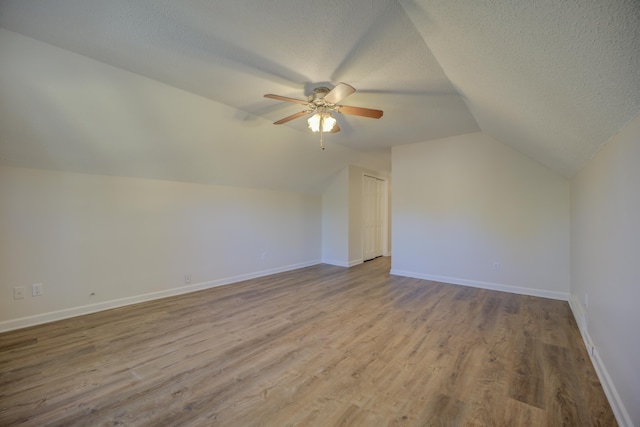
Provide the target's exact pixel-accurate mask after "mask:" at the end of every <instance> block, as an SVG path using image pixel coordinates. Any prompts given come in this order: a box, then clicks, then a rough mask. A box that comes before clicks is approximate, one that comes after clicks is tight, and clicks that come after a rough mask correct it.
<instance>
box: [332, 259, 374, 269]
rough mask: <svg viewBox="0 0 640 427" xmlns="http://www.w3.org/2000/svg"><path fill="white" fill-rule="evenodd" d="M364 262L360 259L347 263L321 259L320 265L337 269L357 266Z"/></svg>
mask: <svg viewBox="0 0 640 427" xmlns="http://www.w3.org/2000/svg"><path fill="white" fill-rule="evenodd" d="M363 262H364V261H362V259H357V260H355V261H349V262H345V261H337V260H335V259H323V260H322V263H323V264H329V265H335V266H337V267H347V268H349V267H353V266H354V265H358V264H362V263H363Z"/></svg>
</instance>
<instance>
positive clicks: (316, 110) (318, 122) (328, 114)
mask: <svg viewBox="0 0 640 427" xmlns="http://www.w3.org/2000/svg"><path fill="white" fill-rule="evenodd" d="M355 91H356V90H355V89H354V88H353V87H352V86H350V85H348V84H346V83H338V84H337V85H336V87H334V88H333V89H331V90H329V88H327V87H317V88H315V89H314V90H313V94H311V95H309V97H308V98H307V100H306V101H305V100H303V99H296V98H289V97H286V96H280V95H274V94H271V93H268V94H266V95H265V96H264V97H265V98H271V99H277V100H279V101H286V102H293V103H296V104H301V105H305V106H306V107H307V109H306V110H303V111H300V112H298V113H295V114H292V115H290V116H287V117H285V118H283V119H280V120H278V121H277V122H274V123H273V124H274V125H281V124H283V123H287V122H289V121H291V120H294V119H297V118H299V117H302V116H306V115H308V114H311V117H309V120H308V124H309V129H311V130H312V131H313V132H320V146H321V147H322V149H323V150H324V139H323V134H324V133H336V132H340V126H338V123H337V121H336V119H335V117H333V115H332V113H341V114H350V115H352V116H361V117H369V118H372V119H379V118H380V117H382V110H372V109H370V108H362V107H351V106H348V105H339V104H338V103H339V102H340V101H342V100H343V99H345V98H346V97H347V96H349V95H351V94H352V93H353V92H355Z"/></svg>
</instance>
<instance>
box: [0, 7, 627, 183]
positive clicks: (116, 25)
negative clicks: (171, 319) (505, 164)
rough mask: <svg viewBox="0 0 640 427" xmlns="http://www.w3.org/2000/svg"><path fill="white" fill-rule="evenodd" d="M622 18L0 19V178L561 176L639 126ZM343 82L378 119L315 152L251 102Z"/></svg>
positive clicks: (100, 14)
mask: <svg viewBox="0 0 640 427" xmlns="http://www.w3.org/2000/svg"><path fill="white" fill-rule="evenodd" d="M638 10H639V8H638V5H637V1H636V0H627V1H625V0H619V1H615V2H609V3H607V2H603V1H587V0H585V1H582V2H557V1H536V2H531V1H516V0H502V1H501V0H494V1H483V2H477V1H473V0H448V1H435V0H434V1H428V0H415V1H409V0H407V1H405V0H402V1H400V2H397V1H389V0H387V1H384V0H379V1H376V0H350V1H348V2H343V1H317V0H316V1H310V0H299V1H292V0H288V1H287V0H275V1H270V2H253V1H248V0H245V1H238V0H236V1H230V0H229V1H222V0H218V1H214V2H211V1H204V0H188V1H180V2H172V1H168V0H137V1H96V0H57V1H55V2H51V1H46V0H40V1H37V0H32V1H20V0H16V1H9V0H0V26H1V27H3V28H5V29H7V30H10V31H2V32H0V62H2V63H3V64H8V63H11V64H12V65H11V66H10V67H5V66H4V65H3V67H1V69H0V91H1V92H0V112H1V114H2V115H1V116H0V125H2V128H1V129H0V163H2V164H14V165H17V166H28V167H44V168H50V169H64V170H72V171H78V172H94V173H104V174H112V175H119V174H122V175H130V176H145V177H150V178H165V179H178V180H187V181H196V182H205V183H225V184H237V185H250V186H253V185H259V186H267V187H275V188H283V189H291V190H296V191H319V190H318V189H319V188H321V184H322V183H323V182H326V180H327V179H328V178H329V177H330V175H331V174H333V173H335V171H336V170H339V169H340V168H341V167H343V166H344V165H346V164H349V163H353V164H359V165H361V166H364V167H370V168H374V167H375V168H378V169H381V170H388V169H389V167H390V166H389V147H390V146H392V145H396V144H405V143H412V142H418V141H427V140H431V139H436V138H441V137H447V136H454V135H459V134H464V133H469V132H475V131H478V130H482V131H484V132H486V133H488V134H490V135H491V136H493V137H495V138H496V139H498V140H500V141H502V142H504V143H506V144H509V145H511V146H513V147H515V148H516V149H518V150H520V151H522V152H524V153H525V154H528V155H529V156H531V157H532V158H535V159H537V160H538V161H540V162H542V163H544V164H546V165H547V166H549V167H551V168H552V169H554V170H556V171H558V172H560V173H562V174H564V175H566V176H571V175H572V174H573V173H575V172H576V171H577V170H578V168H579V167H580V166H581V165H582V164H583V163H584V162H585V161H586V160H587V159H588V158H589V157H590V156H592V155H593V154H594V153H595V152H596V151H597V150H598V148H599V147H600V146H601V145H602V144H603V143H605V142H606V141H607V140H608V138H610V137H611V136H612V135H613V134H614V133H615V132H617V131H618V130H619V129H620V128H621V127H622V126H624V124H625V123H627V122H628V121H630V120H631V119H632V118H633V117H634V116H635V115H636V114H638V112H640V84H639V79H638V70H639V69H640V62H639V61H640V59H639V57H640V55H638V52H640V45H639V43H640V33H639V31H640V30H639V28H640V21H639V19H640V18H639V17H640V14H639V13H638ZM20 35H22V36H20ZM23 36H27V37H28V38H26V37H23ZM32 39H35V40H32ZM51 45H52V46H51ZM54 46H55V47H54ZM71 52H73V53H71ZM340 81H343V82H346V83H349V84H351V85H353V86H354V87H356V89H358V91H357V92H356V93H355V94H353V95H351V96H350V97H349V98H347V99H346V100H345V101H344V102H343V103H344V104H346V105H357V106H362V107H369V108H378V109H382V110H384V116H383V117H382V118H381V119H380V120H372V119H366V118H361V117H353V116H340V117H339V122H340V126H341V128H342V129H343V130H342V132H340V133H338V134H335V135H330V136H329V137H328V138H327V139H328V140H329V147H328V149H327V150H326V151H325V152H319V149H318V141H317V139H318V138H317V134H311V133H310V132H309V131H308V130H306V122H305V120H304V119H299V120H296V121H293V122H290V123H288V124H287V125H284V126H280V127H278V126H274V125H272V124H271V122H273V121H275V120H277V119H280V118H282V117H284V116H287V115H289V114H293V113H294V112H296V111H299V110H300V108H299V107H301V106H298V105H296V104H288V103H280V102H277V101H273V100H269V99H264V98H263V97H262V95H263V94H265V93H277V94H281V95H285V96H290V97H296V98H301V97H303V96H304V95H306V94H309V93H310V92H311V91H312V90H313V88H314V87H316V86H320V85H327V86H332V85H335V84H336V83H338V82H340ZM25 94H27V95H28V96H25ZM91 114H95V115H98V116H99V117H100V119H99V120H98V119H96V116H92V115H91ZM114 140H117V141H114ZM311 147H312V148H313V150H311V149H310V148H311ZM323 156H324V157H323ZM203 159H207V161H204V160H203ZM211 159H217V160H216V161H213V160H211ZM221 159H224V160H221ZM266 160H268V161H269V162H271V163H265V161H266ZM212 162H213V164H212ZM230 165H231V166H230ZM292 177H295V180H292Z"/></svg>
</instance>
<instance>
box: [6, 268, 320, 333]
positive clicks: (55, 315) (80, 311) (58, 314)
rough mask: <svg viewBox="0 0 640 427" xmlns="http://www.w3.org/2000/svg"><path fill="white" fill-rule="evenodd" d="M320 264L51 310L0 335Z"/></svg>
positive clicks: (25, 319)
mask: <svg viewBox="0 0 640 427" xmlns="http://www.w3.org/2000/svg"><path fill="white" fill-rule="evenodd" d="M321 262H322V261H320V260H313V261H306V262H301V263H297V264H291V265H286V266H283V267H276V268H271V269H268V270H261V271H256V272H253V273H247V274H241V275H238V276H233V277H225V278H222V279H216V280H211V281H209V282H201V283H195V284H192V285H189V286H181V287H179V288H172V289H167V290H163V291H158V292H151V293H148V294H143V295H135V296H132V297H126V298H120V299H115V300H111V301H105V302H100V303H96V304H89V305H83V306H80V307H73V308H68V309H64V310H57V311H51V312H48V313H43V314H37V315H34V316H27V317H20V318H17V319H11V320H5V321H3V322H0V332H7V331H12V330H15V329H21V328H26V327H29V326H35V325H41V324H43V323H49V322H54V321H56V320H62V319H68V318H70V317H76V316H82V315H85V314H91V313H96V312H98V311H104V310H110V309H112V308H118V307H124V306H127V305H132V304H138V303H141V302H145V301H152V300H156V299H160V298H166V297H171V296H175V295H181V294H187V293H190V292H195V291H201V290H203V289H209V288H215V287H218V286H224V285H229V284H232V283H237V282H242V281H244V280H249V279H255V278H258V277H264V276H269V275H271V274H276V273H282V272H285V271H291V270H297V269H299V268H304V267H309V266H312V265H316V264H320V263H321Z"/></svg>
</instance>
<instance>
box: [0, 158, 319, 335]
mask: <svg viewBox="0 0 640 427" xmlns="http://www.w3.org/2000/svg"><path fill="white" fill-rule="evenodd" d="M321 215H322V210H321V197H320V196H317V195H305V194H299V193H290V192H280V191H270V190H255V189H246V188H237V187H224V186H213V185H201V184H188V183H180V182H170V181H159V180H147V179H137V178H121V177H106V176H98V175H87V174H75V173H64V172H50V171H42V170H32V169H19V168H9V167H0V292H2V295H3V297H2V298H0V330H2V329H11V328H13V327H19V326H24V325H25V324H33V323H39V322H40V321H46V320H52V319H55V318H60V317H67V316H71V315H75V314H80V313H84V312H90V311H95V310H98V309H102V308H108V307H111V306H117V305H121V304H126V303H131V302H137V301H140V300H144V299H149V298H154V297H159V296H166V295H170V294H175V293H180V292H184V291H187V290H194V289H198V288H200V287H207V286H213V285H216V284H221V283H228V282H230V281H234V280H236V279H242V278H247V277H252V276H257V275H263V274H268V273H273V272H276V271H281V270H286V269H290V268H294V267H299V266H303V265H309V264H313V263H317V262H319V261H320V258H321V233H322V231H321V230H322V223H321V220H322V219H321ZM185 274H190V275H191V282H192V285H191V286H186V285H185V283H184V276H185ZM34 283H43V284H44V293H45V294H44V295H43V296H40V297H32V296H31V292H30V287H31V284H34ZM18 286H24V287H25V290H26V297H25V298H24V299H22V300H14V299H13V288H14V287H18ZM91 294H95V295H91ZM29 316H35V317H32V318H27V317H29ZM25 318H27V319H25ZM19 319H22V320H19Z"/></svg>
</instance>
